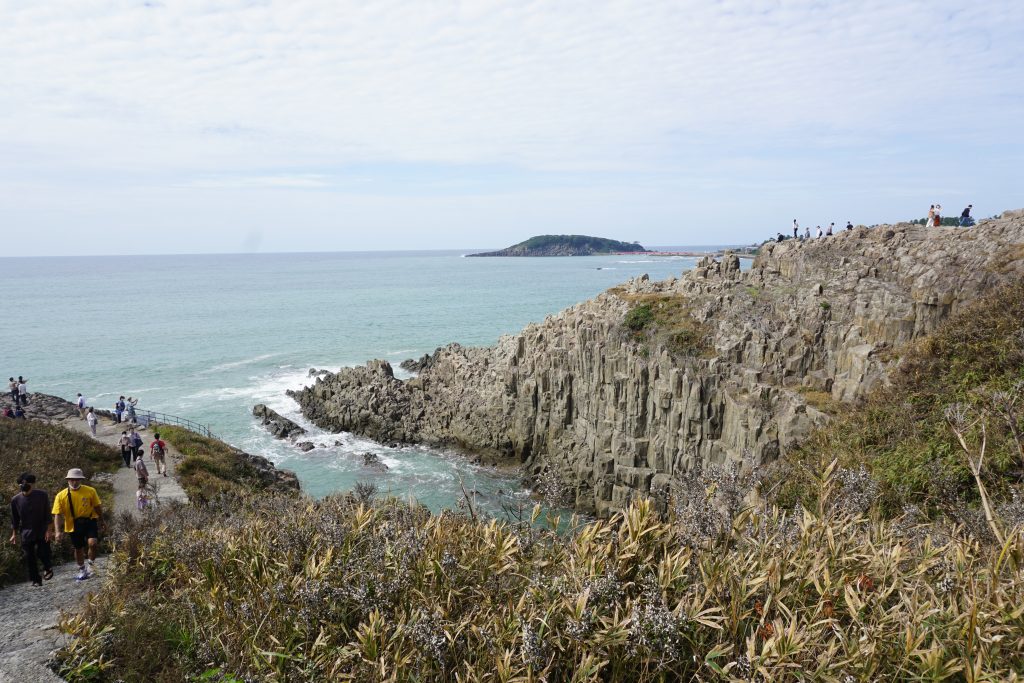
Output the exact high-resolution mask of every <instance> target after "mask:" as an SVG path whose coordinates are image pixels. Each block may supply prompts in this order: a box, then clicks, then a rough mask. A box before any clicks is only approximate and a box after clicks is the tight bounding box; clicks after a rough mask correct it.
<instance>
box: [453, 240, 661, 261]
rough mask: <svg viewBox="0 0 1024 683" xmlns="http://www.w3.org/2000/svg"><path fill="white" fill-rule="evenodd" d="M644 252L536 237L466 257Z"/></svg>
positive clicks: (630, 246)
mask: <svg viewBox="0 0 1024 683" xmlns="http://www.w3.org/2000/svg"><path fill="white" fill-rule="evenodd" d="M642 251H646V250H645V249H644V248H643V247H642V246H640V244H638V243H637V242H619V241H618V240H610V239H605V238H604V237H590V236H589V235H537V236H536V237H531V238H530V239H528V240H525V241H523V242H520V243H519V244H513V245H512V246H511V247H508V248H506V249H501V250H499V251H487V252H484V253H481V254H467V256H592V255H594V254H621V253H630V254H632V253H636V252H642Z"/></svg>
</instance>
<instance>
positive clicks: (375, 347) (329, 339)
mask: <svg viewBox="0 0 1024 683" xmlns="http://www.w3.org/2000/svg"><path fill="white" fill-rule="evenodd" d="M464 253H467V252H462V251H431V252H372V253H329V254H245V255H208V256H116V257H83V258H21V259H13V258H8V259H3V258H0V291H3V292H4V296H3V297H2V299H0V319H3V320H4V321H6V322H7V329H8V335H7V339H6V343H5V344H4V345H3V352H2V353H0V357H2V358H3V363H2V369H0V372H2V373H4V374H3V377H4V379H6V378H7V377H9V376H10V375H12V374H13V375H15V376H17V375H19V374H20V375H24V376H25V377H27V378H28V380H29V389H30V391H41V392H45V393H51V394H56V395H59V396H63V397H65V398H68V399H72V398H73V397H74V396H75V395H76V393H77V392H79V391H80V392H82V393H83V394H84V395H85V396H86V397H87V398H88V401H89V403H90V404H91V405H95V406H97V407H100V408H106V409H109V408H110V407H111V406H112V405H113V403H114V401H115V400H116V399H117V397H118V396H119V395H120V394H124V395H126V396H129V395H130V396H136V397H139V399H140V401H139V407H140V408H148V409H151V410H158V411H162V412H166V413H171V414H175V415H181V416H184V417H188V418H190V419H193V420H195V421H198V422H201V423H203V424H206V425H208V426H209V427H210V429H211V430H212V431H213V432H214V433H215V434H217V435H218V436H219V437H221V438H223V439H224V440H226V441H228V442H229V443H232V444H234V445H235V446H238V447H239V448H242V449H244V450H246V451H248V452H250V453H257V454H260V455H264V456H266V457H268V458H270V459H271V460H273V461H274V462H275V463H277V464H278V465H279V466H281V467H285V468H288V469H292V470H294V471H295V472H296V473H297V474H298V476H299V478H300V480H301V483H302V486H303V488H304V489H305V490H306V491H307V492H309V493H310V494H312V495H316V496H322V495H326V494H328V493H330V492H333V491H338V490H346V489H349V488H351V487H352V485H353V484H354V483H355V482H356V481H373V482H374V483H376V484H377V485H378V486H379V487H380V488H381V489H382V490H385V491H391V492H392V493H394V494H397V495H401V496H407V495H412V496H415V497H416V498H417V499H419V500H420V501H422V502H423V503H425V504H427V505H428V506H430V507H431V508H432V509H435V510H437V509H440V508H443V507H449V506H451V505H453V504H454V502H455V501H456V500H457V499H458V498H460V497H461V496H462V494H461V490H460V484H459V479H460V477H461V478H462V480H463V481H464V484H465V486H466V488H467V489H469V490H476V491H478V492H480V494H481V496H482V498H483V507H485V508H487V509H489V510H491V511H495V512H496V511H499V510H500V506H501V503H502V502H503V501H504V502H512V503H514V502H515V501H516V500H517V499H520V497H521V496H523V495H524V492H523V491H522V490H521V487H520V485H519V483H518V481H517V480H516V478H514V477H510V476H508V475H500V474H498V473H495V472H494V471H492V470H489V469H486V468H480V467H475V466H472V465H470V464H469V463H467V462H466V461H465V460H463V459H462V458H461V457H459V456H458V455H456V454H453V453H446V452H439V451H436V450H431V449H427V448H421V447H403V448H388V447H386V446H383V445H381V444H376V443H374V442H371V441H367V440H365V439H361V438H358V437H355V436H353V435H351V434H340V435H336V434H328V433H324V432H323V431H321V430H319V429H316V428H315V427H312V425H310V424H309V423H308V422H306V421H305V420H304V419H303V418H302V416H301V415H300V414H299V412H298V409H297V406H296V404H295V403H294V401H292V400H291V399H290V398H288V397H287V396H285V390H286V389H291V388H298V387H300V386H302V385H304V384H307V383H309V382H310V379H309V378H308V376H307V373H308V370H309V368H311V367H316V368H328V369H331V370H336V369H338V368H339V367H342V366H349V365H358V364H362V363H365V362H366V361H367V360H370V359H373V358H384V359H386V360H388V361H390V362H391V363H392V364H393V365H394V366H395V368H396V374H398V375H399V376H403V374H402V372H401V371H400V370H399V369H398V367H397V366H398V363H399V362H400V361H401V360H403V359H405V358H410V357H418V356H421V355H422V354H424V353H428V352H430V351H433V350H434V349H435V348H436V347H438V346H441V345H444V344H447V343H449V342H453V341H456V342H459V343H462V344H465V345H487V344H493V343H494V342H495V341H497V339H498V337H499V336H500V335H503V334H508V333H514V332H517V331H519V330H520V329H521V328H522V327H523V326H524V325H526V324H528V323H530V322H535V321H540V320H543V318H544V317H545V316H546V315H549V314H552V313H556V312H557V311H559V310H561V309H563V308H565V307H567V306H570V305H572V304H575V303H578V302H580V301H583V300H584V299H587V298H589V297H591V296H594V295H595V294H597V293H599V292H601V291H603V290H605V289H607V288H608V287H611V286H614V285H616V284H618V283H620V282H623V281H625V280H626V279H628V278H630V277H632V276H634V275H639V274H641V273H648V274H650V276H651V278H652V279H661V278H664V277H668V276H669V275H679V274H680V273H681V272H682V271H684V270H687V269H689V268H690V267H691V266H692V264H693V259H688V258H667V257H641V256H594V257H579V258H486V259H474V258H463V254H464ZM255 403H266V404H267V405H269V406H270V407H272V408H273V409H274V410H277V411H278V412H280V413H281V414H283V415H285V416H287V417H289V418H291V419H293V420H296V421H297V422H299V423H300V424H302V425H303V426H305V427H306V428H307V429H309V430H310V436H311V438H310V440H311V441H313V442H314V443H316V444H317V445H318V446H320V447H318V448H316V449H314V450H312V451H310V452H308V453H303V452H301V451H299V450H298V449H297V448H295V446H294V445H292V444H291V443H289V442H283V441H278V440H275V439H273V438H271V437H270V436H269V435H268V434H267V433H266V432H265V431H264V430H263V428H262V427H261V426H260V425H259V424H258V423H257V422H256V420H255V419H254V418H253V417H252V414H251V408H252V405H253V404H255ZM336 441H338V442H340V445H336V444H335V442H336ZM364 451H373V452H375V453H377V454H379V455H380V457H381V458H382V459H383V460H384V462H386V463H387V464H388V465H389V466H390V470H389V471H388V472H385V473H380V474H378V473H373V472H369V471H367V470H366V469H364V468H363V467H362V464H361V458H359V457H358V454H359V453H362V452H364ZM499 492H500V493H499Z"/></svg>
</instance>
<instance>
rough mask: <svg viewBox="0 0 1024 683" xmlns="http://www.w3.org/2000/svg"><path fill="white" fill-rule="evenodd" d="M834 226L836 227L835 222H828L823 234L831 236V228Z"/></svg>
mask: <svg viewBox="0 0 1024 683" xmlns="http://www.w3.org/2000/svg"><path fill="white" fill-rule="evenodd" d="M835 227H836V224H835V223H834V222H833V223H829V224H828V230H826V231H825V235H826V236H827V237H831V236H832V230H833V228H835Z"/></svg>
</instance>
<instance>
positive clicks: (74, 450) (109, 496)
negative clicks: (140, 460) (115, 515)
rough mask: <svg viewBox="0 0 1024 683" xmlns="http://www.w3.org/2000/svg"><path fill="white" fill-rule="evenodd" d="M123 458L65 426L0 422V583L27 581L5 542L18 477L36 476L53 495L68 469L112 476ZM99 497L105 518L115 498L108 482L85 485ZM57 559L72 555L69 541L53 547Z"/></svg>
mask: <svg viewBox="0 0 1024 683" xmlns="http://www.w3.org/2000/svg"><path fill="white" fill-rule="evenodd" d="M121 464H122V463H121V455H120V454H119V453H118V452H117V451H116V450H114V449H113V448H110V447H109V446H105V445H103V444H101V443H99V442H97V441H94V440H93V439H90V438H89V437H88V436H86V435H84V434H79V433H78V432H73V431H71V430H68V429H64V428H63V427H59V426H55V425H48V424H44V423H41V422H35V421H26V420H11V419H3V420H0V482H3V483H4V485H5V486H4V489H5V490H6V494H7V495H6V496H4V501H3V503H4V504H3V520H4V528H3V532H2V533H3V534H4V536H3V541H4V543H3V545H2V547H0V585H3V584H7V583H12V582H14V581H21V580H24V579H26V578H27V577H26V575H25V572H24V568H23V567H22V564H21V550H20V548H15V547H12V546H11V545H10V544H8V543H6V541H7V538H8V537H9V533H10V523H11V513H10V506H9V505H8V504H7V503H8V502H9V501H10V497H11V496H13V495H14V494H15V493H17V492H18V488H17V484H16V483H15V482H16V481H17V478H18V475H19V474H21V473H22V472H26V471H29V472H32V473H34V474H35V475H36V477H37V481H36V486H37V487H38V488H40V489H43V490H45V491H46V492H47V493H49V494H50V501H51V503H52V502H53V496H54V494H55V493H56V492H57V491H59V490H60V488H61V487H63V486H64V485H65V479H64V475H65V474H67V471H68V470H69V469H71V468H72V467H81V468H82V470H84V471H85V475H86V476H87V477H91V476H92V475H93V474H94V473H95V472H113V471H116V470H117V468H118V467H120V466H121ZM89 484H90V485H91V486H93V487H95V488H96V490H97V491H98V492H99V494H100V497H101V498H102V499H103V502H104V506H105V507H106V509H107V514H108V515H109V513H110V505H111V504H112V500H113V488H112V487H111V486H110V485H109V484H97V483H94V482H89ZM53 549H54V551H55V552H56V555H57V557H58V561H62V560H65V559H67V558H69V557H70V556H71V554H70V545H69V543H68V542H67V541H65V542H64V544H63V547H61V546H57V545H54V546H53Z"/></svg>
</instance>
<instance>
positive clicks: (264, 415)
mask: <svg viewBox="0 0 1024 683" xmlns="http://www.w3.org/2000/svg"><path fill="white" fill-rule="evenodd" d="M252 414H253V415H255V416H256V417H258V418H260V419H261V420H262V421H263V426H264V427H266V428H267V431H269V432H270V433H271V434H273V435H274V436H276V437H277V438H279V439H287V438H290V437H294V436H301V435H302V434H305V433H306V430H305V429H303V428H302V427H300V426H299V425H297V424H295V423H294V422H292V421H291V420H289V419H288V418H287V417H283V416H282V415H279V414H278V413H276V412H274V411H273V410H271V409H270V408H268V407H267V406H265V405H263V404H262V403H257V404H256V405H254V406H253V407H252Z"/></svg>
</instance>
